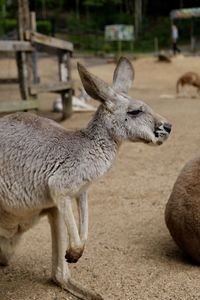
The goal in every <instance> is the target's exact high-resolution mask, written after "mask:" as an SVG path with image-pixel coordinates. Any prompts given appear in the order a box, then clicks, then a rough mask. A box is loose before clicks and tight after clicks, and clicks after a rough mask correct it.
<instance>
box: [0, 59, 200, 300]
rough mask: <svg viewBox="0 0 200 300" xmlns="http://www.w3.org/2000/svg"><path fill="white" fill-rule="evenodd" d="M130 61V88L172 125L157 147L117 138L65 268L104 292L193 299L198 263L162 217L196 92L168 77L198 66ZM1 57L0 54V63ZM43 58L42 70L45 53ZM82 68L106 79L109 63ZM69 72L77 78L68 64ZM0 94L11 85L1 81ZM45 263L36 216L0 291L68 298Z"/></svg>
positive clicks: (194, 117)
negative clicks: (79, 245) (73, 258)
mask: <svg viewBox="0 0 200 300" xmlns="http://www.w3.org/2000/svg"><path fill="white" fill-rule="evenodd" d="M133 63H134V66H135V70H136V79H135V84H134V87H133V89H131V91H130V95H132V96H133V97H135V98H138V99H143V100H144V101H146V102H147V103H148V104H149V105H151V107H152V108H153V109H154V110H155V111H156V112H158V113H159V114H162V115H164V116H165V117H166V118H167V119H168V120H169V121H170V122H172V124H173V131H172V134H171V136H170V138H169V140H168V141H167V142H166V143H165V144H164V145H163V146H160V147H149V146H147V145H143V144H131V143H125V144H124V145H122V147H121V149H120V152H119V155H118V159H117V160H116V163H115V164H114V166H113V168H112V170H111V171H110V172H109V173H108V174H107V175H105V176H104V177H102V178H101V179H100V180H99V181H98V182H96V183H95V184H94V185H93V186H92V187H91V190H90V201H89V208H90V224H89V239H88V242H87V247H86V249H85V252H84V255H83V257H82V258H81V259H80V261H79V262H78V263H77V264H75V265H73V266H71V270H72V274H73V277H74V279H76V280H78V281H79V282H81V283H82V284H83V285H85V286H87V287H88V288H90V289H91V290H96V291H97V292H99V293H101V294H102V296H104V298H105V299H106V300H150V299H151V300H155V299H160V300H161V299H162V300H170V299H171V300H186V299H187V300H192V299H200V284H199V283H200V269H199V267H198V266H196V265H194V264H191V262H190V261H189V260H187V259H186V258H185V257H183V256H182V254H181V252H180V251H179V250H178V248H177V247H176V245H175V244H174V242H173V241H172V239H171V237H170V235H169V233H168V231H167V228H166V226H165V223H164V209H165V205H166V202H167V199H168V197H169V195H170V192H171V189H172V186H173V184H174V181H175V179H176V177H177V175H178V174H179V172H180V170H181V168H182V167H183V165H184V164H185V162H186V161H188V160H189V159H190V158H191V157H193V156H194V155H196V154H198V153H199V147H200V135H199V126H200V117H199V115H200V97H199V98H192V97H191V96H192V95H194V94H195V90H192V89H190V90H189V94H188V95H187V96H185V97H180V98H178V99H177V98H175V83H176V80H177V78H178V76H179V75H181V74H182V73H183V72H185V71H190V70H191V71H199V66H200V58H198V57H187V58H184V57H178V58H176V59H174V60H173V62H172V63H171V64H167V63H157V62H155V59H154V58H141V59H138V60H136V61H134V62H133ZM4 64H5V60H4V61H1V62H0V69H1V70H2V69H3V68H4V67H5V66H4ZM1 66H2V67H1ZM43 66H44V70H43V71H44V72H46V73H47V74H48V72H49V66H48V59H44V60H43ZM47 66H48V67H47ZM10 70H11V68H10ZM90 70H91V71H92V72H93V73H95V74H97V75H98V76H99V77H101V78H103V79H104V80H106V81H108V82H111V78H112V72H113V70H114V64H108V65H99V66H93V67H90ZM0 73H1V72H0ZM73 76H74V79H75V80H76V84H77V86H78V85H79V81H78V76H77V72H76V70H75V69H74V71H73ZM6 93H7V94H6ZM2 95H3V97H4V98H5V97H6V96H7V97H10V95H12V96H13V93H12V90H11V89H10V90H9V92H7V91H6V89H4V90H3V88H1V96H2ZM45 103H47V102H45ZM42 105H43V104H41V106H42ZM90 118H91V114H90V113H76V114H73V116H72V117H71V118H70V119H69V120H66V121H65V122H63V126H64V127H65V128H70V129H71V128H79V127H82V126H85V125H86V124H87V122H88V120H89V119H90ZM50 271H51V238H50V230H49V225H48V222H47V219H46V218H44V219H41V221H40V222H39V223H38V225H37V226H35V227H34V228H33V229H31V230H30V231H28V232H27V233H25V234H24V238H23V240H22V242H21V244H20V246H19V248H18V250H17V252H16V255H15V256H14V257H13V260H12V263H11V264H10V266H9V267H6V268H0V278H1V279H0V299H1V300H8V299H9V300H36V299H37V300H39V299H40V300H50V299H51V300H64V299H66V300H67V299H75V298H74V297H73V296H71V295H70V294H68V293H67V292H65V291H63V290H61V289H60V288H58V287H57V286H55V285H53V284H52V283H51V282H50V280H49V279H50Z"/></svg>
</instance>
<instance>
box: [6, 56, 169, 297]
mask: <svg viewBox="0 0 200 300" xmlns="http://www.w3.org/2000/svg"><path fill="white" fill-rule="evenodd" d="M78 71H79V75H80V78H81V81H82V84H83V86H84V88H85V90H86V92H87V93H88V95H90V96H91V97H92V98H94V99H96V100H98V101H99V102H100V103H101V104H100V106H99V108H98V109H97V111H96V112H95V114H94V117H93V118H92V119H91V121H90V122H89V124H88V125H87V127H86V128H84V129H81V130H78V131H74V132H68V131H66V130H64V128H62V127H61V126H60V125H58V124H57V123H55V122H54V121H52V120H49V119H46V118H42V117H39V116H37V115H34V114H30V113H25V112H24V113H14V114H11V115H7V116H5V117H3V118H1V119H0V140H1V142H0V160H1V163H0V262H1V264H3V265H7V264H8V263H9V261H10V259H11V257H12V255H13V253H14V250H15V248H16V246H17V244H18V243H19V241H20V237H21V236H22V234H23V233H24V232H25V231H26V230H28V229H29V228H30V227H32V226H33V225H34V224H35V222H37V221H38V220H39V218H40V217H41V216H43V215H47V216H48V218H49V222H50V227H51V235H52V279H53V281H54V282H55V283H57V284H58V285H59V286H60V287H62V288H63V289H65V290H67V291H69V292H70V293H72V294H73V295H75V296H77V297H78V298H80V299H85V300H89V299H93V300H95V299H103V298H102V297H101V296H100V295H99V294H96V293H95V292H90V291H89V290H86V289H85V288H84V287H81V286H80V285H79V284H77V283H76V282H74V281H73V279H72V278H71V276H70V270H69V268H68V264H67V263H66V261H67V262H68V263H75V262H77V261H78V259H79V258H80V257H81V256H82V254H83V251H84V247H85V243H86V240H87V236H88V200H87V190H88V187H89V186H90V184H91V183H92V182H93V181H95V180H96V179H97V178H99V177H100V176H102V175H103V174H104V173H106V172H107V171H108V170H109V169H110V168H111V166H112V164H113V162H114V160H115V157H116V155H117V152H118V150H119V148H120V145H121V144H122V142H123V141H125V140H129V141H131V142H143V143H146V144H154V145H161V144H163V142H164V141H165V140H166V139H167V138H168V136H169V134H170V131H171V124H170V123H168V122H167V121H166V120H165V119H164V118H163V117H161V116H159V115H158V114H156V113H155V112H154V111H153V110H152V109H151V108H150V107H149V106H148V105H147V104H145V103H144V102H142V101H139V100H135V99H132V98H131V97H129V96H128V95H127V92H128V90H129V88H130V87H131V85H132V81H133V79H134V69H133V67H132V64H131V63H130V62H129V60H128V59H126V58H124V57H122V58H121V59H120V60H119V62H118V64H117V66H116V69H115V71H114V75H113V84H112V86H109V85H108V84H107V83H105V82H104V81H102V80H101V79H99V78H98V77H96V76H94V75H93V74H91V73H90V72H88V71H87V70H86V69H85V67H84V66H82V65H81V64H78ZM73 199H76V201H77V204H78V212H79V217H78V219H79V220H78V224H77V223H76V220H75V217H74V213H73V210H72V201H73Z"/></svg>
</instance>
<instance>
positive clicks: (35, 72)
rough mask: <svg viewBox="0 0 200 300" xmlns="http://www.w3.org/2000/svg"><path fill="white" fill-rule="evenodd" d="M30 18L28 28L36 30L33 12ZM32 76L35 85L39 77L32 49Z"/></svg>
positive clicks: (35, 57)
mask: <svg viewBox="0 0 200 300" xmlns="http://www.w3.org/2000/svg"><path fill="white" fill-rule="evenodd" d="M30 18H31V24H30V28H31V30H32V31H36V30H37V23H36V15H35V12H34V11H32V12H31V14H30ZM32 68H33V69H32V75H33V84H36V83H38V82H39V76H38V55H37V50H36V49H35V48H34V49H33V52H32Z"/></svg>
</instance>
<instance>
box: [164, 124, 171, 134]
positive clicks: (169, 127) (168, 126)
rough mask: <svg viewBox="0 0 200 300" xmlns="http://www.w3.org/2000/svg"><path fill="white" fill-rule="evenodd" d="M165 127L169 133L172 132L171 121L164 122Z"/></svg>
mask: <svg viewBox="0 0 200 300" xmlns="http://www.w3.org/2000/svg"><path fill="white" fill-rule="evenodd" d="M163 128H164V129H165V131H167V132H168V133H170V132H171V129H172V125H171V124H169V123H164V124H163Z"/></svg>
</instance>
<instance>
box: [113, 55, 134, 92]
mask: <svg viewBox="0 0 200 300" xmlns="http://www.w3.org/2000/svg"><path fill="white" fill-rule="evenodd" d="M133 80H134V69H133V66H132V64H131V62H130V61H129V60H128V59H127V58H126V57H121V58H120V59H119V61H118V64H117V66H116V69H115V71H114V75H113V89H114V90H115V91H116V92H119V93H126V94H127V93H128V90H129V89H130V88H131V86H132V83H133Z"/></svg>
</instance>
